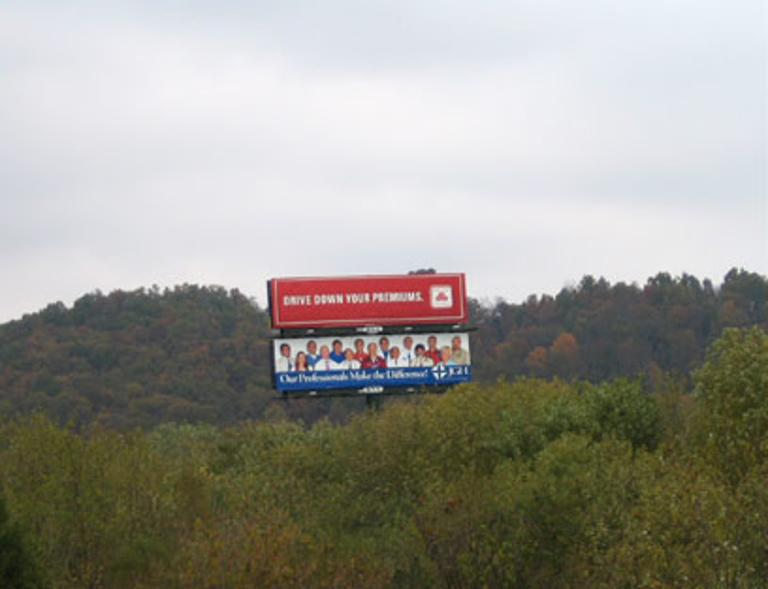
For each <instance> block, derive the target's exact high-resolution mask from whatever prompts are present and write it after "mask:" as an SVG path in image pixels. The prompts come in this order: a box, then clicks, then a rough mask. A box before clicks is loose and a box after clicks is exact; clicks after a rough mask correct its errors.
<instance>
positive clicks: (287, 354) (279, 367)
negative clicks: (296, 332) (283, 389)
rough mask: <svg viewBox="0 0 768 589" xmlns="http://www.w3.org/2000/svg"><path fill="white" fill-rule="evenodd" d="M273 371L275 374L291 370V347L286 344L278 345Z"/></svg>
mask: <svg viewBox="0 0 768 589" xmlns="http://www.w3.org/2000/svg"><path fill="white" fill-rule="evenodd" d="M275 370H276V371H277V372H290V371H291V370H293V356H291V346H289V345H288V344H280V355H279V356H278V357H277V360H275Z"/></svg>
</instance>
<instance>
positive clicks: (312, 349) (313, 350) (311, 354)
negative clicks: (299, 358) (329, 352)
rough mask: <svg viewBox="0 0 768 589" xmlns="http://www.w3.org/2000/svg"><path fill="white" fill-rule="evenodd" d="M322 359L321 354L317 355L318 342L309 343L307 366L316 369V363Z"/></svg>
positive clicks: (311, 341)
mask: <svg viewBox="0 0 768 589" xmlns="http://www.w3.org/2000/svg"><path fill="white" fill-rule="evenodd" d="M319 359H320V354H318V353H317V342H316V341H315V340H313V339H311V340H309V341H308V342H307V365H308V366H309V367H310V368H314V367H315V362H317V361H318V360H319Z"/></svg>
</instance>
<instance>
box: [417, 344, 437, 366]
mask: <svg viewBox="0 0 768 589" xmlns="http://www.w3.org/2000/svg"><path fill="white" fill-rule="evenodd" d="M425 349H426V348H424V344H416V347H415V348H414V349H413V350H414V352H415V354H416V357H415V358H414V359H413V362H411V366H415V367H417V368H429V367H431V366H434V365H435V361H434V360H432V358H430V357H429V356H427V355H425V354H424V350H425Z"/></svg>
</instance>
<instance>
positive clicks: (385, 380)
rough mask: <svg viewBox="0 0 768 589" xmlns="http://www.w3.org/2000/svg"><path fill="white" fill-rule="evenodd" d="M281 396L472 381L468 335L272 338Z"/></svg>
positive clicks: (403, 334) (402, 334)
mask: <svg viewBox="0 0 768 589" xmlns="http://www.w3.org/2000/svg"><path fill="white" fill-rule="evenodd" d="M273 346H274V349H273V352H274V354H273V363H274V366H273V369H274V378H275V388H276V389H277V390H278V391H280V392H284V393H285V392H300V391H305V392H306V391H322V390H332V389H361V390H362V389H368V390H370V389H380V388H393V387H419V386H435V385H440V386H443V385H453V384H458V383H462V382H468V381H470V380H471V378H472V363H471V357H470V351H469V334H467V333H418V334H417V333H400V334H384V335H375V336H374V335H351V336H325V337H303V338H276V339H275V340H273Z"/></svg>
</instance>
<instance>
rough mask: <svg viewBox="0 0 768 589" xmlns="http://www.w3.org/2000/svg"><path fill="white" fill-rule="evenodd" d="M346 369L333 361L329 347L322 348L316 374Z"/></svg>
mask: <svg viewBox="0 0 768 589" xmlns="http://www.w3.org/2000/svg"><path fill="white" fill-rule="evenodd" d="M343 369H344V367H343V366H342V365H341V364H339V363H338V362H334V361H333V360H332V359H331V349H330V348H329V347H328V346H321V347H320V359H319V360H318V361H317V362H315V367H314V370H315V372H324V371H326V370H343Z"/></svg>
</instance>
